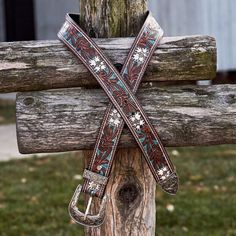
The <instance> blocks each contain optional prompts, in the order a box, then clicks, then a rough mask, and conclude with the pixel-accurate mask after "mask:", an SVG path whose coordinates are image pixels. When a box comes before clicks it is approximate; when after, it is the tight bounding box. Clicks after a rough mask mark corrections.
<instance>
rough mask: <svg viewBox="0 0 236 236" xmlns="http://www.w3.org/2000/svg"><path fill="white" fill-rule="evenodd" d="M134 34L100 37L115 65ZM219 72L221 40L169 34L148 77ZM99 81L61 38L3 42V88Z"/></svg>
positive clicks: (160, 78)
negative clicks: (217, 51)
mask: <svg viewBox="0 0 236 236" xmlns="http://www.w3.org/2000/svg"><path fill="white" fill-rule="evenodd" d="M133 40H134V39H133V38H114V39H95V41H96V42H97V43H98V45H99V46H100V47H101V48H102V49H103V50H104V51H105V54H106V55H107V56H108V57H109V58H110V59H111V61H112V62H113V63H114V64H117V63H119V64H122V63H123V62H124V60H125V58H126V56H127V53H128V50H129V48H130V46H131V44H132V42H133ZM215 73H216V42H215V39H214V38H211V37H208V36H186V37H171V38H164V39H163V41H162V44H161V45H160V46H159V49H158V50H157V51H156V53H155V54H154V56H153V58H152V60H151V62H150V64H149V66H148V69H147V73H146V76H145V77H144V80H143V81H166V80H210V79H213V78H214V77H215ZM94 85H97V82H96V81H95V79H93V78H92V76H91V75H90V73H89V72H88V70H87V69H86V68H85V67H84V66H83V65H82V64H81V63H80V61H79V60H78V59H77V58H75V56H74V55H73V54H72V53H71V52H70V51H69V50H68V49H67V48H66V47H65V46H63V45H62V43H60V42H59V41H35V42H33V41H32V42H12V43H0V92H2V93H7V92H17V91H37V90H47V89H54V88H69V87H79V86H94Z"/></svg>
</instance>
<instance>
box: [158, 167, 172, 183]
mask: <svg viewBox="0 0 236 236" xmlns="http://www.w3.org/2000/svg"><path fill="white" fill-rule="evenodd" d="M157 173H158V176H159V178H160V179H161V180H166V179H167V178H168V177H169V176H170V170H169V168H168V167H167V166H164V167H162V168H161V169H160V170H158V171H157Z"/></svg>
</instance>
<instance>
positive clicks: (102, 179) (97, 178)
mask: <svg viewBox="0 0 236 236" xmlns="http://www.w3.org/2000/svg"><path fill="white" fill-rule="evenodd" d="M83 178H85V179H88V180H91V181H93V182H95V183H97V184H101V185H106V184H107V182H108V177H106V176H102V175H100V174H97V173H95V172H92V171H90V170H88V169H85V170H84V173H83Z"/></svg>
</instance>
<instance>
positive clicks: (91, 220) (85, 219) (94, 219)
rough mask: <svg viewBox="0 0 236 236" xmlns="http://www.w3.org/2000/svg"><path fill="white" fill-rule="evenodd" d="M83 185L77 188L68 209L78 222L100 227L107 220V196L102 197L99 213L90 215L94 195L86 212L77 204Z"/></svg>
mask: <svg viewBox="0 0 236 236" xmlns="http://www.w3.org/2000/svg"><path fill="white" fill-rule="evenodd" d="M81 190H82V185H78V187H77V188H76V190H75V193H74V195H73V197H72V199H71V201H70V204H69V207H68V211H69V215H70V217H71V218H72V219H73V220H74V221H75V222H76V223H78V224H81V225H84V226H87V227H98V226H100V225H102V224H103V222H104V220H105V215H106V214H105V212H106V206H107V196H106V195H105V196H104V197H103V198H102V202H101V206H100V209H99V212H98V214H97V215H90V214H89V209H90V206H91V203H92V199H93V197H92V196H90V198H89V201H88V205H87V207H86V211H85V213H83V212H81V211H80V210H79V209H78V207H77V206H76V205H77V203H78V200H79V196H80V194H81Z"/></svg>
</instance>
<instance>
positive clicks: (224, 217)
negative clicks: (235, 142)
mask: <svg viewBox="0 0 236 236" xmlns="http://www.w3.org/2000/svg"><path fill="white" fill-rule="evenodd" d="M173 150H178V153H177V154H178V155H176V153H174V152H173V154H175V155H172V160H173V161H174V163H175V165H176V167H177V169H178V173H179V176H180V189H179V192H178V195H177V196H175V197H173V196H168V195H167V194H164V193H162V192H161V191H160V190H159V189H158V190H157V226H156V232H157V233H156V235H163V236H169V235H171V236H172V235H174V236H180V235H181V236H182V235H190V236H195V235H196V236H203V235H204V236H205V235H206V236H211V235H212V236H218V235H219V236H221V235H222V236H232V235H236V221H235V220H236V176H235V173H236V171H235V170H236V158H235V157H236V148H235V146H218V147H208V148H178V149H169V152H170V153H172V151H173ZM81 163H82V159H81V158H79V157H78V155H77V156H76V155H75V154H73V153H70V154H66V155H62V156H51V157H44V158H40V159H39V158H31V159H27V160H16V161H10V162H2V163H0V235H1V236H5V235H6V236H15V235H16V236H28V235H30V236H31V235H33V236H47V235H50V236H51V235H53V236H54V235H61V236H64V235H69V236H74V235H76V236H80V235H84V234H83V227H82V226H79V225H75V224H72V222H71V221H70V219H69V216H68V213H67V206H68V201H69V200H70V198H71V196H72V193H73V191H74V189H75V187H76V186H77V184H78V182H80V181H78V180H76V179H75V178H74V176H75V175H77V174H81V173H82V164H81ZM81 204H82V202H80V205H81ZM168 204H169V205H170V204H172V205H173V206H174V211H173V212H170V211H168V210H167V207H166V206H167V205H168Z"/></svg>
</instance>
